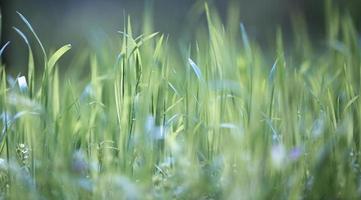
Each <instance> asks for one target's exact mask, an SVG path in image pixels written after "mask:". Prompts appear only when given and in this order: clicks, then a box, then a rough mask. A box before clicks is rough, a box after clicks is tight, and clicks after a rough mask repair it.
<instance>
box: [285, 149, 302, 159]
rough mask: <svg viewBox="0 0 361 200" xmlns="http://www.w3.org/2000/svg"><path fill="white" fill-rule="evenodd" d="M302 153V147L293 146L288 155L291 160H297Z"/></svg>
mask: <svg viewBox="0 0 361 200" xmlns="http://www.w3.org/2000/svg"><path fill="white" fill-rule="evenodd" d="M301 155H302V149H301V148H300V147H295V148H293V149H291V151H290V152H289V154H288V157H289V158H290V159H291V160H292V161H295V160H298V158H299V157H300V156H301Z"/></svg>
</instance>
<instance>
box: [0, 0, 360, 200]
mask: <svg viewBox="0 0 361 200" xmlns="http://www.w3.org/2000/svg"><path fill="white" fill-rule="evenodd" d="M326 5H327V6H326V7H327V12H326V13H327V16H326V18H327V20H326V21H327V30H326V36H325V39H324V44H325V45H323V48H322V49H321V50H320V49H317V50H316V49H315V47H314V45H313V44H312V43H311V42H310V40H309V38H308V36H307V30H306V28H305V24H304V22H303V21H302V19H301V18H295V19H294V27H295V34H294V42H293V43H292V45H291V46H289V47H287V48H286V47H285V45H284V44H283V41H282V34H281V31H279V32H278V34H277V37H276V38H275V42H274V48H273V52H270V53H269V54H271V55H272V56H273V57H272V60H273V61H272V62H274V64H273V65H272V64H269V63H270V62H269V59H266V57H267V56H265V55H264V54H263V53H262V52H261V50H260V49H261V48H260V47H259V46H258V45H257V43H256V42H254V41H253V40H252V36H250V35H248V36H247V33H246V29H245V27H244V26H242V25H241V26H239V24H238V22H234V23H230V25H228V26H227V27H226V28H225V27H223V26H222V25H221V23H220V20H219V18H218V17H217V15H216V13H215V12H214V11H211V12H210V11H209V10H208V7H207V6H205V12H206V15H207V20H208V30H207V31H206V32H202V31H199V33H200V34H199V37H198V38H197V40H196V41H197V42H194V43H193V44H190V45H187V44H184V45H183V46H184V48H183V49H182V50H183V52H182V55H175V54H174V53H172V52H174V51H172V49H171V47H170V46H169V45H168V42H167V41H168V38H167V37H165V36H163V35H161V34H145V35H141V36H139V37H137V36H135V35H134V34H132V30H131V26H130V23H129V22H128V26H127V27H126V28H125V29H124V31H122V32H120V33H119V34H120V41H121V42H120V45H119V46H120V47H119V49H120V50H119V52H110V51H109V50H107V49H106V48H104V49H101V51H99V52H101V53H99V54H97V55H93V54H91V55H90V56H88V58H89V59H88V60H89V65H85V66H89V68H86V67H85V68H82V67H73V68H69V69H68V70H67V72H65V74H66V75H65V76H63V75H61V74H60V73H59V72H58V71H59V68H61V66H57V64H56V63H57V60H58V59H59V58H60V57H61V56H62V55H63V54H64V53H66V52H67V51H68V50H69V49H70V48H71V46H70V45H65V46H64V47H62V48H60V49H59V50H58V51H55V53H53V54H51V53H49V52H47V51H46V49H45V48H44V47H43V45H42V44H41V42H40V39H39V38H38V36H36V33H35V32H34V30H33V28H32V27H31V25H30V24H29V23H28V22H27V20H26V19H25V18H24V17H23V16H22V15H21V14H20V13H19V17H20V19H21V20H22V22H24V23H23V24H20V25H19V26H18V27H19V29H18V28H14V30H15V31H14V34H16V33H17V34H18V35H19V37H21V38H22V39H23V40H24V41H25V43H26V44H27V45H28V48H29V64H28V71H24V72H22V74H24V75H25V74H27V76H22V75H20V76H19V77H18V78H11V77H10V76H8V75H7V74H6V72H5V68H4V66H2V67H1V68H0V81H1V84H0V112H1V123H0V125H1V128H2V129H1V131H2V132H1V135H0V142H1V148H0V150H1V158H2V159H1V160H0V180H1V181H0V185H1V191H2V193H1V196H2V197H3V198H6V199H172V198H175V199H321V198H323V199H355V198H360V197H361V189H360V186H361V185H360V183H361V182H360V180H361V176H360V175H361V174H360V173H361V171H360V170H361V169H360V148H361V147H360V134H361V133H360V128H361V127H360V126H361V102H360V100H359V95H360V92H361V73H360V64H361V57H360V56H361V54H360V53H361V51H360V44H359V41H358V35H357V32H356V31H355V28H354V26H353V24H352V20H351V19H350V17H348V16H347V15H343V14H341V13H339V12H338V11H337V10H336V9H334V7H333V6H331V5H330V4H326ZM22 31H25V32H22ZM25 33H26V34H25ZM30 41H35V43H34V42H32V43H31V42H30ZM30 44H36V45H37V46H40V47H41V48H40V49H41V50H42V51H41V52H40V53H42V56H43V58H44V60H43V61H41V60H40V61H39V62H35V63H39V64H37V65H35V64H34V57H33V52H32V48H34V47H33V46H31V45H30ZM10 45H11V44H10ZM4 49H5V46H4V48H3V49H2V50H4ZM5 51H6V49H5ZM70 52H71V51H70ZM86 52H87V51H86V50H84V52H71V53H77V54H78V55H79V57H80V58H81V57H84V54H87V53H86ZM68 53H69V52H68ZM116 54H118V55H117V56H114V55H116ZM81 62H87V61H86V60H85V61H84V59H78V61H74V63H73V65H75V66H76V65H77V64H79V63H80V64H79V66H84V64H83V63H81ZM39 69H41V71H43V73H42V74H39V73H35V71H38V70H39Z"/></svg>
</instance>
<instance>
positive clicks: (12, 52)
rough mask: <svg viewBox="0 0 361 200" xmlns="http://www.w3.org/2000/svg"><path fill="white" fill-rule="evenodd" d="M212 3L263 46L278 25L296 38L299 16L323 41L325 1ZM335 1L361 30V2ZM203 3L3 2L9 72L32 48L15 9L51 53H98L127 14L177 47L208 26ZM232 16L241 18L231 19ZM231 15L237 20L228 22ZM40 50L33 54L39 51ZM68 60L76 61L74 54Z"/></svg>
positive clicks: (176, 0) (107, 0)
mask: <svg viewBox="0 0 361 200" xmlns="http://www.w3.org/2000/svg"><path fill="white" fill-rule="evenodd" d="M207 2H209V4H210V5H212V6H213V7H214V8H216V9H217V11H218V12H219V15H220V16H221V18H222V19H223V20H224V23H225V24H227V21H233V22H243V23H244V24H245V26H246V28H247V31H248V32H249V35H250V36H251V37H252V39H255V40H257V41H258V42H259V43H260V44H261V45H262V46H264V48H267V41H270V40H272V39H273V38H274V33H275V30H276V29H277V27H279V26H280V27H282V29H283V31H284V33H285V34H284V35H285V38H286V39H287V38H291V37H292V34H291V33H292V26H291V18H292V16H296V15H297V16H303V17H304V18H305V21H306V24H307V27H308V30H309V34H310V35H311V37H312V38H313V39H314V40H316V41H318V39H319V38H322V37H323V32H324V29H325V24H324V16H325V12H324V7H325V6H324V1H323V0H213V1H207ZM334 3H335V5H336V6H338V7H339V8H340V9H341V10H347V11H348V12H349V13H350V15H352V17H353V19H354V22H355V24H356V27H357V28H360V20H361V1H360V0H334ZM203 5H204V1H201V0H199V1H197V0H61V1H59V0H1V5H0V6H1V13H2V29H1V44H4V43H5V42H6V41H11V42H12V43H11V46H9V48H8V49H7V51H6V52H5V54H4V58H3V62H5V63H6V65H7V67H8V68H10V71H20V70H21V69H22V67H23V66H26V63H27V48H26V46H25V44H24V42H23V41H22V40H21V38H20V37H19V36H18V35H17V34H16V33H15V31H14V30H13V29H12V26H16V27H19V28H21V30H24V31H25V32H26V30H27V29H26V28H25V26H24V25H23V23H22V22H21V21H20V19H19V17H18V16H17V14H16V11H20V12H21V13H22V14H23V15H24V16H25V17H26V18H27V19H28V20H29V21H30V22H31V24H32V26H33V27H34V29H35V31H36V32H37V33H38V35H39V37H40V39H41V40H42V41H43V43H44V44H45V47H46V49H47V50H50V51H51V50H53V51H54V50H55V49H56V48H59V47H60V46H62V45H63V44H67V43H71V44H72V45H73V51H75V52H76V51H77V50H79V49H83V48H84V47H86V48H88V49H95V50H96V49H97V45H98V44H102V43H106V42H109V41H114V40H113V39H116V38H118V37H119V33H117V31H119V30H122V29H123V24H124V19H125V18H126V16H128V15H129V16H131V19H132V25H133V26H134V29H135V32H136V34H140V33H142V30H144V26H143V25H142V24H143V22H145V21H147V23H148V24H153V25H152V30H151V31H158V32H161V33H164V34H166V35H168V36H169V40H170V41H171V42H172V43H174V44H175V45H177V43H178V42H179V41H187V40H190V38H192V34H193V32H192V31H193V30H194V29H195V28H196V27H199V26H204V25H205V16H204V13H202V8H203ZM231 12H234V13H237V14H232V15H230V13H231ZM150 16H151V17H150ZM230 16H231V17H233V18H237V19H229V18H230ZM148 28H149V27H148ZM149 30H150V28H149ZM29 35H30V34H29ZM34 48H35V47H34ZM36 48H37V47H36ZM36 48H35V49H34V51H38V49H36ZM73 55H74V54H73ZM67 56H69V57H68V59H71V56H72V55H67Z"/></svg>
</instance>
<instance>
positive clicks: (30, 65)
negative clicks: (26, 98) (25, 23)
mask: <svg viewBox="0 0 361 200" xmlns="http://www.w3.org/2000/svg"><path fill="white" fill-rule="evenodd" d="M13 29H14V30H15V31H16V32H17V33H18V34H19V35H20V37H21V38H22V39H23V40H24V42H25V43H26V46H27V47H28V54H29V58H28V81H29V88H30V97H32V95H33V94H34V92H35V91H34V76H35V64H34V55H33V51H32V49H31V46H30V43H29V40H28V38H27V37H26V36H25V34H24V33H23V32H21V31H20V30H19V29H18V28H16V27H13Z"/></svg>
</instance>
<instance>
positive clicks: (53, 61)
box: [48, 44, 71, 73]
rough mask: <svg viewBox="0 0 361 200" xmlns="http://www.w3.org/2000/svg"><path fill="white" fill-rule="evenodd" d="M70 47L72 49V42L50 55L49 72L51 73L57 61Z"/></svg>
mask: <svg viewBox="0 0 361 200" xmlns="http://www.w3.org/2000/svg"><path fill="white" fill-rule="evenodd" d="M70 49H71V44H67V45H64V46H62V47H61V48H60V49H58V50H57V51H56V52H55V53H54V54H53V55H52V56H51V57H50V59H49V62H48V69H49V71H48V72H49V73H50V72H51V71H52V69H53V67H54V66H55V64H56V62H57V61H58V60H59V59H60V58H61V57H62V56H63V55H64V54H65V53H66V52H67V51H69V50H70Z"/></svg>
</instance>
